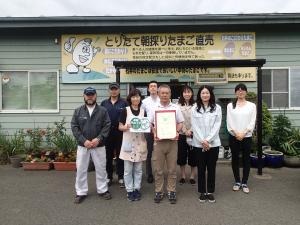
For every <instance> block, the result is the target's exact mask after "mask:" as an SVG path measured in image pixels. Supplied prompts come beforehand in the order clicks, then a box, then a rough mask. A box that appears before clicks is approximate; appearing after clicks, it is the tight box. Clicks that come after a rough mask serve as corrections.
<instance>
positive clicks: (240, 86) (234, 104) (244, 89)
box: [232, 83, 247, 109]
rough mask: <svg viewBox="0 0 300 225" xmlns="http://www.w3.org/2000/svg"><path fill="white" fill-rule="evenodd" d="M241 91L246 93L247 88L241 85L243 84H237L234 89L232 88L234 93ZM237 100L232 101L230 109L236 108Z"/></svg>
mask: <svg viewBox="0 0 300 225" xmlns="http://www.w3.org/2000/svg"><path fill="white" fill-rule="evenodd" d="M240 89H241V90H243V91H246V92H247V86H246V85H245V84H243V83H239V84H238V85H236V86H235V88H234V93H236V92H237V91H238V90H240ZM237 100H238V99H237V98H235V99H234V100H233V102H232V108H234V109H235V107H236V103H237Z"/></svg>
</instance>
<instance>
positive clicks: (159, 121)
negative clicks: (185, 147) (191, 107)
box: [155, 110, 177, 139]
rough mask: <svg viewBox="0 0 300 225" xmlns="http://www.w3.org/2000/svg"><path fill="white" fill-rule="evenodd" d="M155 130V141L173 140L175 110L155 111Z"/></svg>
mask: <svg viewBox="0 0 300 225" xmlns="http://www.w3.org/2000/svg"><path fill="white" fill-rule="evenodd" d="M155 129H156V138H157V139H175V138H176V136H177V132H176V110H159V111H155Z"/></svg>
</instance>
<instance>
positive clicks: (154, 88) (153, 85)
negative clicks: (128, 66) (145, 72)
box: [148, 83, 157, 95]
mask: <svg viewBox="0 0 300 225" xmlns="http://www.w3.org/2000/svg"><path fill="white" fill-rule="evenodd" d="M148 91H149V92H150V95H155V94H157V83H150V84H149V86H148Z"/></svg>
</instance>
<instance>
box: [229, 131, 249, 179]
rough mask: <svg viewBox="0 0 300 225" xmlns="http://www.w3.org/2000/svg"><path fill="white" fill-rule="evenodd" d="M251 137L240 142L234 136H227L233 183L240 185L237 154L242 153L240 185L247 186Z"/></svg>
mask: <svg viewBox="0 0 300 225" xmlns="http://www.w3.org/2000/svg"><path fill="white" fill-rule="evenodd" d="M251 145H252V137H246V138H244V139H243V140H242V141H239V140H237V139H236V138H235V137H234V136H232V135H230V136H229V147H230V149H231V155H232V156H231V157H232V159H231V166H232V171H233V175H234V179H235V182H238V183H240V182H241V178H240V167H239V154H240V152H242V159H243V179H242V183H243V184H247V182H248V177H249V173H250V152H251Z"/></svg>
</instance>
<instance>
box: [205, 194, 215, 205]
mask: <svg viewBox="0 0 300 225" xmlns="http://www.w3.org/2000/svg"><path fill="white" fill-rule="evenodd" d="M207 199H208V202H210V203H214V202H216V199H215V197H214V195H213V194H207Z"/></svg>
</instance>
